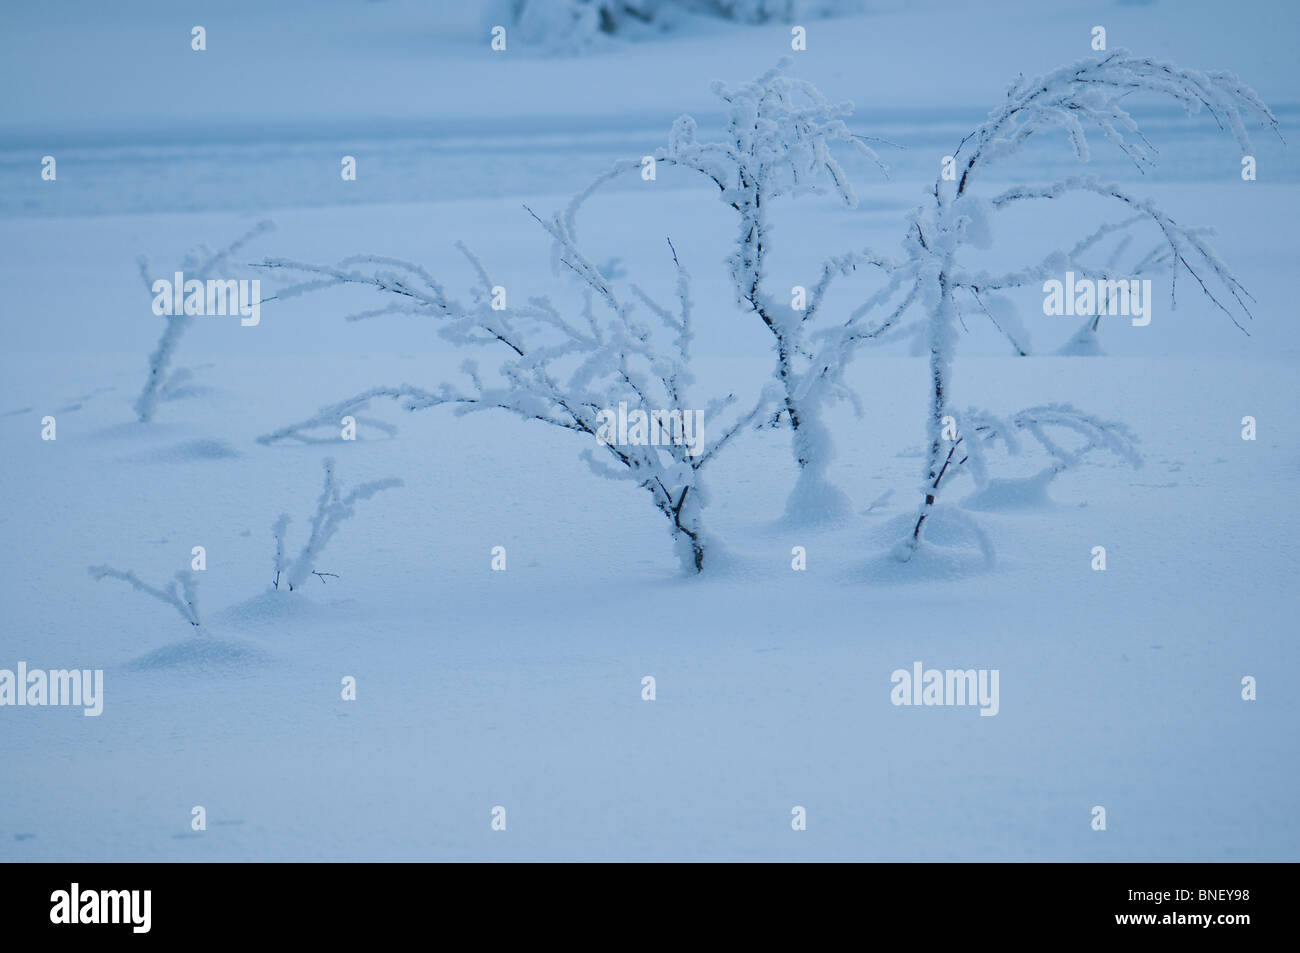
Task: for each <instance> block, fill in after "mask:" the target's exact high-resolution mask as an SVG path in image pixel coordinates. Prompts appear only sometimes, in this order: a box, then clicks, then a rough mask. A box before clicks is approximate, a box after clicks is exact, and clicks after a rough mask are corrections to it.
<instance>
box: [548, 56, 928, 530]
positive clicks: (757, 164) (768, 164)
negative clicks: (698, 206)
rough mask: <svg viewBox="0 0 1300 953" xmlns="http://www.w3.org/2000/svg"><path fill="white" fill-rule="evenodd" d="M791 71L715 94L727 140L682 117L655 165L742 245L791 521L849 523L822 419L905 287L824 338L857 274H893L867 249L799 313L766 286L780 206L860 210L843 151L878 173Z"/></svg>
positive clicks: (742, 268) (736, 257)
mask: <svg viewBox="0 0 1300 953" xmlns="http://www.w3.org/2000/svg"><path fill="white" fill-rule="evenodd" d="M790 63H791V60H790V59H789V58H788V57H787V58H785V59H783V60H782V61H781V62H780V63H779V64H778V65H777V66H776V67H775V68H774V69H772V70H769V71H768V72H766V73H764V74H763V75H762V76H760V77H759V78H758V79H756V80H754V81H753V82H750V83H745V84H744V85H742V86H739V87H735V88H731V87H727V86H725V85H723V84H722V83H715V84H714V92H715V93H716V94H717V96H718V97H719V99H721V100H722V102H723V103H724V104H725V105H726V109H727V125H726V129H725V132H724V134H723V136H722V138H721V139H718V140H712V141H702V140H700V139H699V138H697V125H696V122H695V120H694V118H692V117H691V116H681V117H680V118H678V119H677V121H676V122H674V123H673V127H672V130H671V132H670V134H669V139H668V145H667V147H666V148H661V149H659V150H657V151H656V152H655V153H654V159H655V162H656V163H658V164H661V165H665V166H668V167H678V168H683V169H687V170H689V171H692V172H696V173H698V174H699V175H700V176H702V177H703V180H704V181H706V182H708V183H710V184H711V185H712V186H713V187H714V188H716V189H717V193H716V194H717V197H718V199H719V200H720V201H721V202H722V204H723V205H724V206H725V207H727V208H728V209H730V210H731V211H732V212H733V213H734V214H735V217H736V225H737V229H736V239H735V244H734V246H733V247H732V251H731V254H730V255H729V256H728V259H727V265H728V269H729V272H730V274H729V277H730V282H731V285H732V288H733V289H734V294H735V300H736V304H737V306H738V307H739V308H740V309H741V310H742V311H743V312H745V313H748V314H751V315H753V317H754V318H755V319H756V320H758V321H759V322H761V324H762V326H763V327H764V328H765V329H766V330H767V332H768V333H770V335H771V338H772V349H773V355H774V358H775V367H774V368H773V373H774V374H775V377H776V379H777V381H778V382H779V384H780V386H781V394H782V406H781V407H780V408H779V409H778V411H777V413H776V414H775V415H774V416H773V418H772V421H771V422H772V423H774V424H784V425H788V426H789V427H790V430H791V437H792V449H793V452H794V457H795V461H796V463H797V465H798V467H799V478H798V483H797V484H796V486H795V490H794V492H793V493H792V494H791V497H790V499H789V501H788V503H787V514H788V515H789V516H791V517H793V518H795V519H798V520H800V521H805V522H810V521H819V520H834V519H837V518H841V517H843V516H845V515H847V514H848V513H849V512H850V510H851V507H850V504H849V501H848V499H847V497H845V496H844V494H843V493H841V492H840V491H839V490H838V489H836V488H835V487H834V486H832V485H831V484H830V483H829V481H828V480H827V478H826V472H827V468H828V466H829V464H830V461H831V459H832V454H833V449H832V446H831V436H830V431H829V429H828V428H827V427H826V426H825V425H824V424H823V423H822V408H823V406H824V405H825V404H826V403H827V402H828V401H830V400H833V399H836V398H844V397H847V398H849V399H852V394H851V393H850V392H849V391H848V390H847V388H845V387H844V386H843V383H842V380H841V377H840V373H841V371H842V370H843V367H844V365H845V363H846V362H847V359H848V355H849V354H850V353H851V352H852V350H853V348H854V347H855V346H856V345H857V344H858V343H860V342H862V341H863V340H866V339H868V338H870V337H872V336H874V335H875V334H877V333H879V331H877V330H869V329H868V328H867V326H866V323H865V322H866V318H867V317H868V316H869V315H872V314H874V313H875V312H876V311H877V310H878V309H880V308H882V307H884V306H885V304H886V303H888V302H889V301H890V299H891V298H892V297H893V296H894V295H895V293H896V292H898V290H899V289H900V287H901V285H902V279H901V277H900V278H899V280H897V281H893V280H891V281H890V282H889V284H887V286H886V289H885V292H884V293H883V294H881V295H877V296H876V297H875V298H873V299H872V300H871V301H869V302H867V303H866V304H864V305H863V306H862V307H861V308H858V309H857V310H855V311H854V312H853V313H852V314H850V315H847V316H840V320H839V321H838V322H837V323H835V324H834V325H833V326H832V327H831V328H828V329H825V330H823V331H822V332H817V331H816V330H815V329H816V328H817V327H818V323H817V321H816V318H817V317H818V316H819V315H820V314H821V311H822V309H823V303H824V301H825V295H826V292H827V289H828V287H829V286H830V284H831V283H832V281H833V280H834V279H835V278H836V277H838V276H841V275H847V274H850V273H852V272H853V271H854V270H856V269H857V268H859V267H863V268H874V269H878V270H880V271H881V272H882V273H883V274H884V275H886V277H888V276H889V275H891V274H892V271H893V269H894V268H895V263H894V262H892V261H891V260H889V259H887V258H885V257H883V256H880V255H877V254H875V253H874V252H871V251H870V250H865V251H860V252H848V253H841V254H838V255H835V256H833V257H831V258H829V259H828V260H827V261H826V263H825V264H824V265H823V267H822V269H821V272H820V275H819V277H818V281H817V283H816V284H815V285H814V286H813V287H812V288H811V289H809V290H808V293H807V296H806V300H805V301H804V302H803V307H802V308H798V307H796V305H795V303H794V301H793V300H792V297H791V295H790V294H789V293H787V291H786V289H780V290H774V289H772V288H771V287H770V285H771V276H770V271H771V261H770V259H771V253H772V238H771V222H770V213H771V208H772V203H773V201H774V200H776V199H778V198H781V197H784V196H794V195H799V194H803V193H810V192H829V193H831V194H833V195H834V196H836V197H837V198H838V199H839V200H840V201H841V202H843V203H844V205H845V206H847V207H849V208H852V207H854V206H856V204H857V196H856V194H855V193H854V191H853V186H852V184H851V183H850V182H849V179H848V176H847V175H846V174H845V171H844V169H843V167H842V166H841V165H840V163H839V161H838V160H837V159H836V156H835V153H834V151H833V150H834V148H835V147H836V146H843V147H847V148H850V149H853V150H856V151H857V152H859V153H860V154H862V155H864V156H865V157H867V158H868V159H870V160H871V161H872V162H875V163H877V164H878V165H881V164H880V160H879V158H878V156H877V155H876V153H875V152H874V151H873V150H872V149H871V148H870V147H869V146H867V145H866V143H865V142H864V141H863V139H862V137H861V136H857V135H855V134H854V133H853V132H852V131H851V130H850V129H849V127H848V126H847V125H846V124H845V122H844V120H845V118H846V117H848V116H849V115H850V114H851V113H852V111H853V104H852V103H849V102H842V103H831V102H829V101H828V100H827V99H826V97H824V96H823V95H822V94H821V93H820V92H819V91H818V90H817V88H816V87H815V86H813V85H812V84H811V83H808V82H806V81H804V80H800V79H796V78H794V77H791V76H789V75H787V70H788V69H789V66H790ZM642 163H643V160H642V159H627V160H623V161H621V162H618V163H616V164H615V165H614V167H613V168H612V169H611V170H610V171H608V172H606V173H605V174H604V175H602V176H601V177H599V178H598V179H597V180H596V181H595V182H593V183H592V184H591V185H590V186H588V187H587V188H586V189H585V190H584V191H583V192H581V193H580V194H579V195H578V196H576V197H575V198H574V200H573V201H572V202H571V203H570V204H569V207H568V209H567V211H566V212H565V216H564V222H565V230H566V232H567V233H568V234H569V235H576V234H577V217H578V213H579V212H580V211H581V209H582V207H583V205H584V204H585V203H586V202H587V201H588V200H589V199H590V198H591V197H592V196H593V195H594V194H595V193H596V192H597V191H598V190H599V189H600V188H601V187H602V186H603V185H604V184H605V183H607V182H609V181H611V180H613V179H615V178H618V177H620V176H625V175H629V174H635V173H638V172H639V171H640V169H641V168H642ZM881 168H882V170H883V168H884V167H883V165H881ZM909 303H910V302H909ZM904 307H906V305H904Z"/></svg>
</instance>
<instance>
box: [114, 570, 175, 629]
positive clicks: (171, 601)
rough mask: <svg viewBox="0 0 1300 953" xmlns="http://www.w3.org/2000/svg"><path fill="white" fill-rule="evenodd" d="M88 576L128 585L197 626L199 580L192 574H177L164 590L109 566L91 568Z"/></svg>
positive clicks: (131, 573)
mask: <svg viewBox="0 0 1300 953" xmlns="http://www.w3.org/2000/svg"><path fill="white" fill-rule="evenodd" d="M90 575H91V576H92V577H94V579H95V581H96V582H98V581H99V580H101V579H120V580H121V581H122V582H126V583H130V585H131V588H133V589H135V590H136V591H137V592H143V593H145V594H146V595H150V596H153V597H154V598H155V599H157V600H159V601H160V602H165V603H166V604H167V605H169V606H171V607H172V608H173V609H175V610H176V611H177V612H179V613H180V615H181V618H182V619H184V620H185V621H186V622H188V623H189V624H190V625H193V626H198V625H199V624H200V623H199V580H198V576H196V575H195V574H194V573H193V572H184V571H182V572H178V573H176V576H175V578H173V579H172V581H171V582H169V583H167V588H166V589H159V588H157V587H155V586H151V585H149V584H148V583H146V582H144V581H143V580H141V579H140V577H139V576H137V575H136V574H135V573H133V572H122V571H120V570H117V569H113V568H111V567H109V566H91V567H90Z"/></svg>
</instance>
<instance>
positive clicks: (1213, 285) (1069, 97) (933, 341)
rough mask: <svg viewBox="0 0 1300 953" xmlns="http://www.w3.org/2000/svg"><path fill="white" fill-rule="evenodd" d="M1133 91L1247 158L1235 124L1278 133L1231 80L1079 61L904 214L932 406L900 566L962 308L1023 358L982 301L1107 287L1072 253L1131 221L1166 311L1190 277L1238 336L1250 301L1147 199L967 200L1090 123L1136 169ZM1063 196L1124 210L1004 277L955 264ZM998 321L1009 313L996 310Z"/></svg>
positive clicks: (1021, 99)
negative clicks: (1070, 274)
mask: <svg viewBox="0 0 1300 953" xmlns="http://www.w3.org/2000/svg"><path fill="white" fill-rule="evenodd" d="M1136 91H1146V92H1149V93H1156V94H1161V95H1164V96H1168V97H1170V98H1172V99H1173V100H1175V101H1176V102H1178V103H1180V104H1182V105H1183V106H1184V107H1185V108H1186V109H1187V111H1188V112H1189V113H1195V112H1197V111H1199V110H1200V109H1205V110H1207V111H1208V112H1209V113H1210V114H1211V115H1212V116H1213V117H1214V119H1215V120H1216V121H1217V123H1218V125H1219V127H1220V128H1223V129H1227V130H1229V131H1230V132H1231V133H1232V135H1233V136H1234V137H1235V138H1236V140H1237V142H1238V144H1239V145H1240V146H1241V149H1242V150H1243V152H1244V153H1251V152H1252V151H1253V150H1252V148H1251V145H1250V139H1249V137H1248V135H1247V133H1246V129H1245V121H1246V119H1247V118H1248V117H1253V118H1255V119H1257V120H1259V121H1260V122H1262V123H1263V124H1264V125H1266V126H1268V127H1271V128H1272V129H1273V130H1274V131H1275V132H1276V131H1277V130H1278V123H1277V119H1276V118H1275V117H1274V116H1273V114H1272V113H1271V112H1270V111H1269V110H1268V107H1267V106H1265V105H1264V103H1263V102H1262V101H1261V100H1260V98H1259V97H1258V96H1257V95H1256V94H1255V92H1254V91H1252V90H1251V89H1249V88H1248V87H1246V86H1245V85H1244V84H1243V83H1242V82H1241V80H1239V79H1238V78H1237V77H1236V76H1234V75H1233V74H1232V73H1228V72H1223V71H1217V72H1211V73H1200V72H1196V71H1194V70H1187V69H1182V68H1180V67H1176V66H1173V65H1170V64H1167V63H1161V62H1158V61H1156V60H1153V59H1150V58H1147V57H1137V56H1133V55H1132V54H1130V53H1129V52H1128V51H1126V50H1116V51H1113V52H1110V53H1106V54H1104V55H1102V56H1099V57H1096V58H1092V59H1087V60H1083V61H1081V62H1079V63H1076V64H1075V65H1073V66H1067V67H1064V68H1061V69H1058V70H1056V71H1054V72H1051V73H1048V74H1047V75H1045V76H1042V77H1039V78H1037V79H1035V80H1033V81H1031V82H1026V81H1024V79H1023V77H1022V78H1021V79H1019V80H1017V81H1016V82H1015V83H1013V84H1012V85H1011V86H1010V87H1009V88H1008V89H1007V95H1006V100H1005V102H1004V103H1003V104H1002V105H1001V106H1000V107H998V108H997V109H995V110H994V111H993V112H992V113H991V114H990V115H989V118H988V120H987V121H986V122H985V123H984V124H983V125H981V126H980V127H979V128H978V129H976V130H975V131H974V132H972V133H971V134H970V135H968V136H967V137H966V138H965V139H963V140H962V143H961V145H960V146H959V148H958V149H957V151H956V152H955V153H954V158H955V180H954V181H950V182H947V181H944V178H943V176H942V175H940V177H939V179H938V180H937V181H936V182H935V185H934V189H933V192H932V195H933V203H932V204H931V205H930V206H929V207H923V208H919V209H917V210H916V211H915V212H914V213H913V214H912V216H911V219H910V225H909V229H908V236H907V239H906V241H905V247H906V250H907V253H908V255H909V257H910V258H911V259H912V261H913V265H912V268H911V271H912V273H914V274H915V276H916V281H917V284H918V286H919V290H920V295H921V302H922V304H923V305H924V308H925V312H926V319H925V320H926V324H925V334H926V341H927V345H928V351H929V357H930V409H929V415H928V438H927V442H928V445H929V452H928V455H927V456H928V460H927V469H926V477H925V482H924V485H923V487H922V496H923V502H922V503H921V505H920V508H919V511H918V513H917V518H916V521H915V523H914V525H913V528H912V532H911V534H910V536H909V538H907V539H906V540H905V541H904V544H903V545H902V546H900V547H899V549H898V555H899V557H900V558H902V559H908V558H910V556H911V555H912V553H914V552H915V551H916V549H917V547H918V546H919V545H920V544H921V542H922V538H923V530H924V526H925V522H926V519H927V517H928V515H929V514H930V511H931V508H932V507H933V506H934V504H935V501H936V499H937V498H938V496H939V492H940V488H941V485H942V483H943V482H944V479H945V476H946V475H948V474H950V473H951V472H952V470H951V468H950V467H947V466H946V464H948V463H949V461H950V458H949V456H948V451H949V450H951V448H950V447H949V446H948V445H947V441H945V440H944V439H943V437H942V430H943V424H944V418H945V417H946V416H947V415H948V402H949V399H950V390H951V377H952V359H953V354H954V351H955V347H956V339H957V324H958V321H959V320H960V316H961V312H962V305H963V304H965V305H966V306H968V307H971V308H972V310H973V312H974V313H976V314H984V315H986V316H987V317H989V319H990V320H991V321H992V322H993V323H994V324H995V325H996V326H997V327H998V328H999V330H1001V331H1002V332H1003V333H1004V334H1006V335H1007V337H1008V338H1009V339H1010V340H1011V343H1012V345H1013V347H1014V348H1015V349H1016V351H1017V353H1022V354H1023V353H1025V348H1024V346H1023V343H1022V342H1021V341H1019V340H1017V335H1016V334H1015V333H1014V330H1011V329H1009V328H1008V327H1007V326H1006V325H1005V322H1003V321H1000V320H999V315H998V313H997V310H998V309H995V308H990V307H989V296H990V295H995V294H996V292H999V291H1002V290H1004V289H1010V288H1018V287H1023V286H1027V285H1037V284H1040V283H1042V282H1043V281H1044V280H1047V279H1052V278H1059V277H1060V276H1061V275H1062V274H1063V273H1064V272H1066V271H1067V270H1072V271H1074V272H1075V273H1076V274H1079V275H1081V276H1083V277H1085V278H1088V279H1092V280H1106V279H1109V278H1111V277H1112V276H1111V275H1109V274H1107V273H1104V272H1101V271H1098V270H1097V269H1096V268H1092V267H1089V266H1088V265H1087V264H1085V263H1084V262H1083V261H1081V260H1080V259H1079V255H1080V254H1081V253H1082V252H1083V251H1085V250H1086V249H1087V248H1089V247H1091V246H1092V245H1094V244H1095V243H1096V242H1097V241H1098V240H1099V239H1100V238H1101V237H1103V235H1105V234H1109V233H1111V232H1115V231H1118V230H1121V229H1124V228H1128V227H1130V226H1133V225H1136V224H1138V223H1144V222H1145V223H1149V224H1150V225H1152V226H1154V229H1155V230H1156V231H1157V232H1158V234H1159V237H1160V239H1161V246H1162V250H1161V251H1160V252H1158V253H1155V255H1154V257H1153V256H1152V255H1148V256H1147V257H1146V258H1144V259H1143V260H1142V261H1141V262H1139V263H1138V267H1140V268H1145V267H1148V266H1150V265H1151V264H1153V263H1154V262H1157V261H1159V260H1160V259H1161V258H1162V257H1167V259H1168V261H1169V262H1170V264H1171V266H1172V267H1173V268H1174V278H1173V281H1172V282H1171V286H1170V296H1171V301H1172V302H1174V303H1176V300H1177V298H1176V295H1177V275H1178V273H1179V270H1180V269H1181V270H1185V271H1186V272H1187V273H1188V274H1190V275H1191V276H1192V278H1193V280H1194V281H1195V282H1196V284H1197V286H1198V287H1199V288H1200V289H1201V291H1202V292H1204V293H1205V295H1206V296H1207V297H1208V298H1209V300H1210V301H1211V302H1212V303H1213V304H1214V305H1215V306H1216V307H1217V308H1219V310H1221V311H1223V313H1224V314H1226V315H1227V316H1228V317H1229V319H1231V320H1232V322H1233V323H1234V324H1236V325H1237V326H1238V327H1239V328H1242V330H1245V328H1244V326H1243V325H1242V324H1241V320H1242V319H1247V318H1249V317H1250V308H1249V306H1248V304H1247V300H1248V299H1249V295H1248V294H1247V293H1246V291H1245V289H1244V288H1242V286H1241V284H1240V283H1239V282H1238V281H1237V279H1236V278H1235V277H1234V276H1233V275H1232V273H1231V272H1230V271H1229V270H1228V268H1227V266H1226V265H1225V264H1224V263H1223V262H1222V260H1221V259H1220V258H1219V257H1218V255H1216V254H1215V252H1214V251H1213V249H1211V248H1210V246H1209V245H1208V244H1207V243H1206V241H1205V239H1204V237H1203V236H1204V230H1203V229H1198V228H1188V227H1186V226H1183V225H1180V224H1178V223H1177V222H1175V221H1174V220H1173V219H1172V218H1171V217H1170V216H1169V215H1167V214H1166V213H1165V212H1164V211H1162V210H1161V209H1160V208H1158V207H1157V206H1156V205H1155V203H1154V202H1152V201H1151V200H1149V199H1144V198H1140V197H1138V196H1136V195H1134V194H1132V193H1130V192H1129V191H1127V190H1125V189H1123V188H1121V187H1120V186H1118V185H1112V184H1106V183H1102V182H1099V181H1097V180H1096V179H1093V178H1088V177H1073V178H1067V179H1063V180H1060V181H1056V182H1051V183H1048V184H1045V185H1031V186H1016V187H1014V188H1011V189H1008V190H1006V191H1004V192H1001V193H1000V194H996V195H993V196H991V197H982V196H979V195H977V194H976V192H975V190H974V188H973V186H974V185H975V184H976V183H977V182H979V180H980V177H981V175H982V174H983V173H984V172H985V171H986V170H987V169H988V168H989V167H990V166H991V165H993V164H994V163H996V162H998V161H1000V160H1002V159H1005V158H1008V157H1010V156H1011V155H1013V154H1015V152H1016V151H1017V150H1018V149H1019V148H1020V147H1021V146H1023V145H1024V143H1025V142H1026V140H1028V139H1029V138H1030V137H1031V136H1034V135H1036V134H1037V135H1040V136H1041V134H1043V133H1045V132H1048V131H1050V130H1053V129H1061V130H1064V131H1065V133H1066V134H1067V136H1068V138H1069V140H1070V143H1071V145H1072V146H1073V149H1074V154H1075V156H1076V157H1077V158H1078V159H1079V160H1081V161H1086V160H1087V159H1088V155H1089V152H1088V148H1089V147H1088V140H1087V136H1086V134H1085V127H1087V126H1092V127H1095V128H1096V129H1097V130H1099V131H1100V132H1101V134H1102V135H1103V137H1104V138H1105V139H1106V140H1107V141H1108V142H1109V143H1111V144H1112V145H1113V146H1115V147H1116V148H1118V149H1119V150H1120V151H1121V152H1123V153H1124V154H1125V155H1127V156H1128V157H1129V158H1130V159H1131V160H1132V161H1133V163H1134V164H1135V165H1136V166H1137V167H1138V168H1139V169H1140V170H1141V169H1144V168H1145V167H1147V166H1149V165H1150V164H1152V162H1153V152H1154V150H1153V148H1152V147H1151V145H1150V143H1149V142H1148V141H1147V139H1146V138H1145V137H1144V136H1143V135H1142V134H1141V132H1140V131H1139V130H1138V127H1137V124H1136V123H1135V122H1134V120H1133V119H1132V117H1131V116H1129V114H1128V113H1127V112H1125V110H1124V108H1123V100H1124V99H1125V97H1127V96H1129V95H1130V94H1132V93H1134V92H1136ZM1071 193H1081V194H1085V195H1092V196H1096V197H1100V198H1102V199H1105V200H1107V201H1113V202H1116V203H1119V205H1120V206H1122V209H1123V214H1124V218H1123V219H1121V220H1120V221H1119V222H1117V223H1108V224H1106V225H1103V226H1102V228H1101V229H1100V230H1098V231H1097V232H1094V233H1093V234H1092V235H1090V236H1087V237H1085V238H1084V239H1083V240H1082V241H1080V242H1079V243H1078V244H1076V245H1075V246H1074V247H1073V248H1072V249H1070V250H1069V251H1064V250H1058V251H1054V252H1052V253H1050V254H1048V255H1047V256H1046V257H1044V258H1043V259H1042V260H1041V261H1039V262H1037V263H1032V264H1029V265H1027V266H1026V267H1024V268H1022V269H1020V270H1017V271H1012V272H1008V273H1006V274H998V275H994V274H989V273H987V272H985V271H979V272H973V271H970V270H968V269H966V268H965V267H963V265H962V263H961V261H960V252H961V250H962V249H963V247H964V246H967V245H970V246H972V247H978V248H986V247H989V246H990V245H991V244H992V221H993V219H994V217H995V215H996V213H997V212H999V211H1001V210H1003V209H1006V208H1008V207H1011V206H1017V205H1022V204H1025V203H1029V202H1036V201H1050V200H1054V199H1059V198H1061V197H1062V196H1065V195H1067V194H1071ZM1001 313H1002V316H1003V317H1004V318H1005V317H1007V316H1008V313H1007V311H1006V310H1005V309H1003V310H1002V312H1001Z"/></svg>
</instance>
